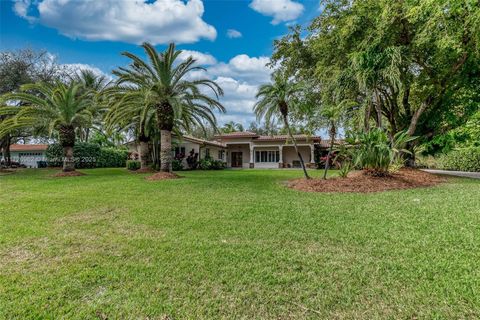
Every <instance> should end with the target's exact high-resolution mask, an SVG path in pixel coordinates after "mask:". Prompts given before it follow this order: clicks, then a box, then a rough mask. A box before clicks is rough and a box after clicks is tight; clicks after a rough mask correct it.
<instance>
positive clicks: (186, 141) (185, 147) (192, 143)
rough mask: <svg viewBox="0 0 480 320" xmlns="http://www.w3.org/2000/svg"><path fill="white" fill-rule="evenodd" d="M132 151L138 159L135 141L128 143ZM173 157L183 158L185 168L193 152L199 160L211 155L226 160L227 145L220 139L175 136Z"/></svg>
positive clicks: (131, 153) (134, 157)
mask: <svg viewBox="0 0 480 320" xmlns="http://www.w3.org/2000/svg"><path fill="white" fill-rule="evenodd" d="M126 146H127V147H128V150H129V152H130V155H129V157H130V158H131V159H138V155H139V149H138V145H137V143H136V142H135V141H131V142H128V143H126ZM172 146H173V150H172V153H173V157H174V158H176V159H182V164H183V166H184V167H185V168H188V163H187V157H188V156H189V155H190V154H192V155H194V156H195V155H196V156H197V160H200V159H205V158H207V157H210V158H211V159H214V160H220V161H223V162H226V156H227V155H226V148H225V145H224V144H222V143H220V142H218V141H208V140H203V139H199V138H195V137H192V136H189V135H184V136H182V137H178V136H173V138H172Z"/></svg>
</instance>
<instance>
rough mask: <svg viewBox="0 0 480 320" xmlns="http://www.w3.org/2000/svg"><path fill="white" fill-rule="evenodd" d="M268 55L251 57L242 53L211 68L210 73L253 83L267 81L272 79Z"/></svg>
mask: <svg viewBox="0 0 480 320" xmlns="http://www.w3.org/2000/svg"><path fill="white" fill-rule="evenodd" d="M269 62H270V58H268V57H263V56H262V57H249V56H248V55H246V54H240V55H237V56H235V57H233V58H232V59H230V61H229V62H228V63H225V62H220V63H218V64H216V65H213V66H211V67H210V68H209V70H208V71H209V73H211V74H213V75H216V76H224V77H231V78H235V79H239V80H241V81H245V82H248V83H252V84H260V83H265V82H268V81H269V80H270V73H271V72H272V69H270V68H269V67H267V63H269Z"/></svg>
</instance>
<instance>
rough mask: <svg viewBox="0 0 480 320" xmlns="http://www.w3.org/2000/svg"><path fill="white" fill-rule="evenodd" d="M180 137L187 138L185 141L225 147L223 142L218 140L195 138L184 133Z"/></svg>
mask: <svg viewBox="0 0 480 320" xmlns="http://www.w3.org/2000/svg"><path fill="white" fill-rule="evenodd" d="M182 138H183V140H187V141H190V142H194V143H198V144H205V145H210V146H214V147H220V148H225V147H226V146H225V144H223V143H221V142H218V141H207V140H204V139H200V138H195V137H193V136H189V135H184V136H183V137H182Z"/></svg>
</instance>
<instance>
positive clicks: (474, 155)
mask: <svg viewBox="0 0 480 320" xmlns="http://www.w3.org/2000/svg"><path fill="white" fill-rule="evenodd" d="M438 167H439V168H440V169H445V170H458V171H471V172H480V147H471V148H462V149H456V150H453V151H451V152H449V153H447V154H444V155H442V156H440V157H439V158H438Z"/></svg>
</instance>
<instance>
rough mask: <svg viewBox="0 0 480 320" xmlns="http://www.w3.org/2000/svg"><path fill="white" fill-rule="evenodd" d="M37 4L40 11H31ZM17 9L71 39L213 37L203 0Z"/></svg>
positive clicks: (76, 1) (80, 0)
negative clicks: (204, 18)
mask: <svg viewBox="0 0 480 320" xmlns="http://www.w3.org/2000/svg"><path fill="white" fill-rule="evenodd" d="M32 8H35V9H36V10H37V11H38V15H29V12H31V11H33V10H31V9H32ZM14 11H15V12H16V14H17V15H19V16H20V17H23V18H25V19H27V20H29V21H30V22H38V23H40V24H42V25H46V26H48V27H51V28H55V29H57V30H58V31H59V32H60V33H61V34H63V35H66V36H68V37H71V38H79V39H85V40H110V41H123V42H128V43H136V44H138V43H141V42H144V41H149V42H152V43H153V44H160V43H168V42H172V41H174V42H177V43H193V42H196V41H198V40H200V39H202V38H205V39H209V40H214V39H215V38H216V36H217V31H216V30H215V28H214V27H213V26H211V25H209V24H207V23H206V22H205V21H203V20H202V15H203V13H204V7H203V2H202V1H201V0H188V1H186V2H184V1H183V0H155V1H153V2H145V1H139V0H137V1H127V0H101V1H98V0H43V1H32V0H18V1H17V2H15V4H14Z"/></svg>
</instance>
